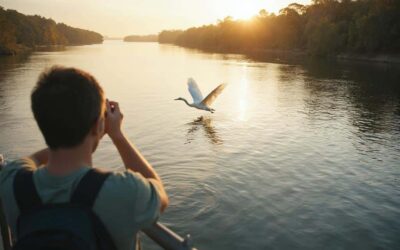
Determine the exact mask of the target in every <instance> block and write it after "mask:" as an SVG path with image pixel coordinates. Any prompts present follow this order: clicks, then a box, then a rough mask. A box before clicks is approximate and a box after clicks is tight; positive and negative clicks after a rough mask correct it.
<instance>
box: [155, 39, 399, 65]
mask: <svg viewBox="0 0 400 250" xmlns="http://www.w3.org/2000/svg"><path fill="white" fill-rule="evenodd" d="M160 44H171V45H174V46H178V47H182V48H188V49H198V50H200V51H204V52H207V53H220V54H240V55H245V56H248V57H249V58H251V59H255V60H263V59H264V60H265V59H272V60H277V61H281V60H282V61H292V60H305V59H307V58H316V59H334V60H339V61H362V62H371V63H388V64H400V54H397V55H393V54H355V53H340V54H338V55H328V56H324V57H322V56H312V55H310V54H309V53H307V52H306V51H302V50H282V49H254V50H242V51H237V50H224V49H212V48H209V49H201V48H195V47H188V46H181V45H178V44H174V43H160Z"/></svg>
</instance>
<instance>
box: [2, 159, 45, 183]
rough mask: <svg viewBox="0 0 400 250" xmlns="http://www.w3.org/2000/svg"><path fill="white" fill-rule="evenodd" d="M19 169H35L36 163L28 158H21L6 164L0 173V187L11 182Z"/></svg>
mask: <svg viewBox="0 0 400 250" xmlns="http://www.w3.org/2000/svg"><path fill="white" fill-rule="evenodd" d="M21 168H27V169H36V168H37V165H36V162H35V161H34V160H32V159H31V158H29V157H23V158H20V159H17V160H14V161H11V162H8V163H7V164H5V166H3V168H2V169H1V171H0V186H1V185H3V184H4V183H5V182H8V181H11V180H12V179H13V178H14V176H15V174H16V173H17V172H18V170H20V169H21Z"/></svg>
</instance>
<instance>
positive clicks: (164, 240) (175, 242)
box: [0, 154, 196, 250]
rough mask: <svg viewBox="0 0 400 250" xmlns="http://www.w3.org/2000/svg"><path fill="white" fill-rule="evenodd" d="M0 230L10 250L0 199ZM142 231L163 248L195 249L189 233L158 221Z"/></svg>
mask: <svg viewBox="0 0 400 250" xmlns="http://www.w3.org/2000/svg"><path fill="white" fill-rule="evenodd" d="M4 164H5V159H4V157H3V156H2V155H1V154H0V168H2V167H3V166H4ZM0 230H1V237H2V239H3V249H4V250H11V248H12V243H11V238H10V229H9V227H8V224H7V221H6V218H5V215H4V210H3V204H2V202H1V200H0ZM143 232H144V233H145V234H146V235H147V236H148V237H149V238H150V239H152V240H153V241H154V242H155V243H157V244H158V245H159V246H160V247H162V248H163V249H168V250H196V248H194V247H193V244H192V240H191V238H190V235H187V236H186V237H185V238H182V237H181V236H179V235H178V234H177V233H175V232H174V231H172V230H171V229H170V228H168V227H167V226H165V225H163V224H161V223H159V222H156V223H155V224H154V225H153V226H152V227H151V228H148V229H144V230H143Z"/></svg>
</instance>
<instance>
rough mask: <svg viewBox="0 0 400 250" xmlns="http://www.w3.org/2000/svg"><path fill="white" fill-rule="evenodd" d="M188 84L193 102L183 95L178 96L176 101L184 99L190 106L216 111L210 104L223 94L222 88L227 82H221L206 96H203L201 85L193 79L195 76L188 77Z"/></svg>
mask: <svg viewBox="0 0 400 250" xmlns="http://www.w3.org/2000/svg"><path fill="white" fill-rule="evenodd" d="M187 85H188V89H189V92H190V94H191V95H192V98H193V103H189V102H188V101H187V100H186V99H185V98H182V97H179V98H176V99H175V101H176V100H181V101H184V102H185V103H186V104H187V105H188V106H189V107H193V108H197V109H202V110H206V111H210V112H211V113H214V111H215V109H212V108H211V107H210V105H211V104H212V103H213V102H214V101H215V99H216V98H217V96H219V94H221V92H222V90H223V89H224V88H225V86H226V85H225V84H220V85H219V86H218V87H216V88H215V89H214V90H213V91H211V93H210V94H208V96H207V97H206V98H203V95H202V94H201V91H200V89H199V86H197V83H196V82H195V81H194V80H193V78H189V79H188V82H187Z"/></svg>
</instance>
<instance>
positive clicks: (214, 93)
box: [201, 83, 226, 107]
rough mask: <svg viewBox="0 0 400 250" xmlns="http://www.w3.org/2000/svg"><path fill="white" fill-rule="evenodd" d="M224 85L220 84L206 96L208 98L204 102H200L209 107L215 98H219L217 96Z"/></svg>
mask: <svg viewBox="0 0 400 250" xmlns="http://www.w3.org/2000/svg"><path fill="white" fill-rule="evenodd" d="M225 86H226V84H224V83H223V84H220V85H219V86H218V87H216V88H215V89H214V90H213V91H211V93H210V94H208V96H207V97H206V98H204V100H203V101H202V102H201V103H202V104H203V105H205V106H207V107H209V106H210V105H211V104H212V103H213V102H214V101H215V99H216V98H217V96H219V94H221V92H222V90H224V88H225Z"/></svg>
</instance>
